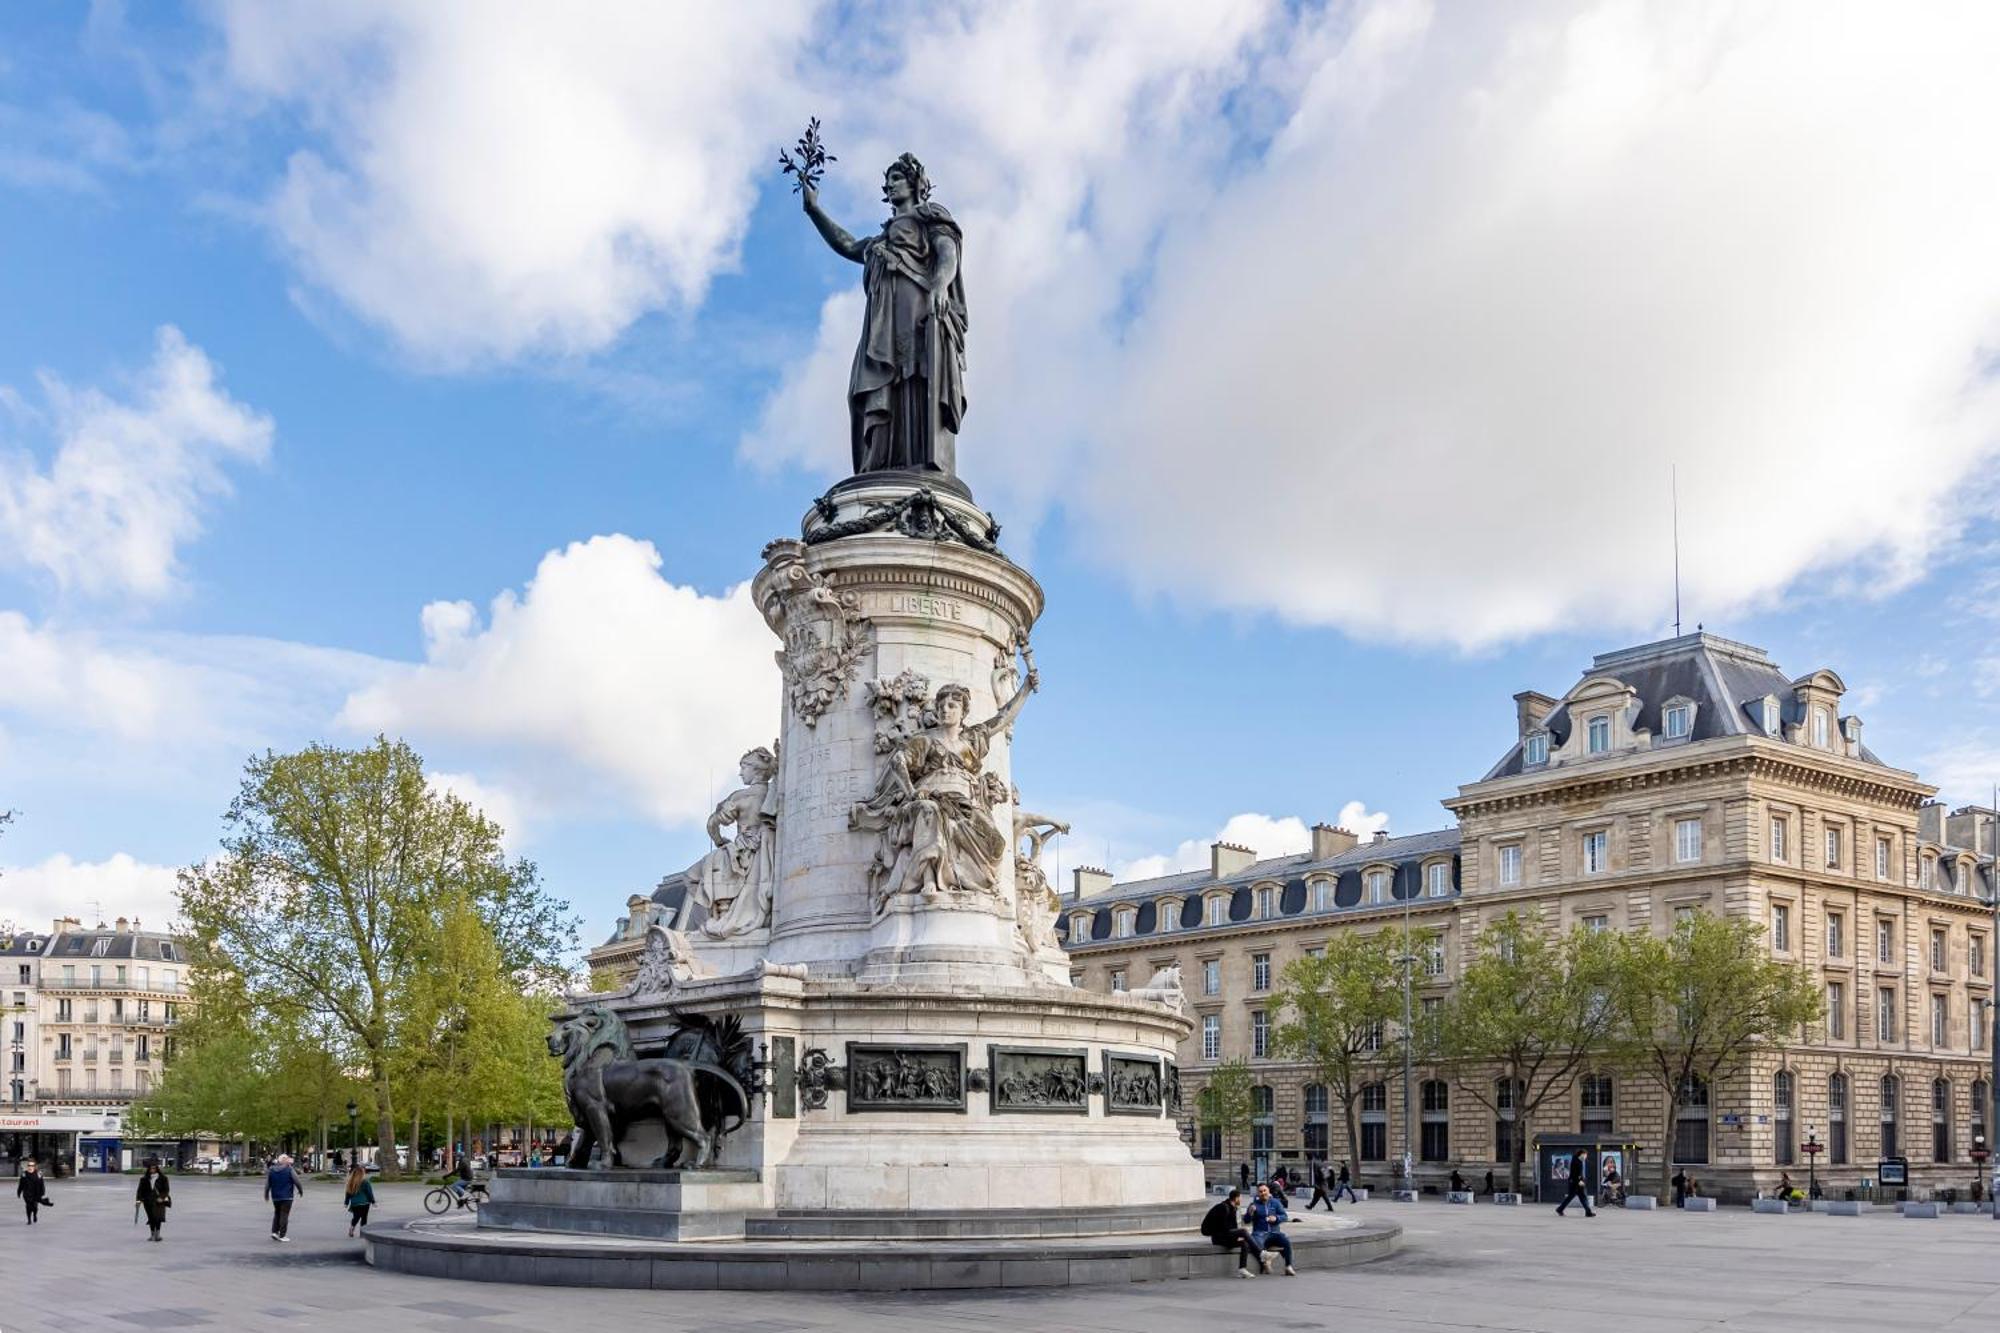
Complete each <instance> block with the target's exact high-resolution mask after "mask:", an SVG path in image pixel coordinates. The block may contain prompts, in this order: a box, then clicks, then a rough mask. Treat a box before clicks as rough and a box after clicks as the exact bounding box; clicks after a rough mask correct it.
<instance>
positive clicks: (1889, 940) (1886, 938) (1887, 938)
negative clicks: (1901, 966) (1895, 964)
mask: <svg viewBox="0 0 2000 1333" xmlns="http://www.w3.org/2000/svg"><path fill="white" fill-rule="evenodd" d="M1895 952H1896V923H1895V922H1894V921H1893V920H1891V919H1890V918H1888V917H1886V916H1878V917H1876V918H1875V961H1876V962H1878V963H1886V962H1889V961H1891V955H1893V954H1894V953H1895Z"/></svg>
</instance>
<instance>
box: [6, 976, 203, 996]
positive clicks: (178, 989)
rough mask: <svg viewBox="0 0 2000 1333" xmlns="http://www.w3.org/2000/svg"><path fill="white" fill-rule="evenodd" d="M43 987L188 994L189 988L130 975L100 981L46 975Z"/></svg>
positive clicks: (50, 988) (175, 983)
mask: <svg viewBox="0 0 2000 1333" xmlns="http://www.w3.org/2000/svg"><path fill="white" fill-rule="evenodd" d="M42 989H43V990H100V991H111V990H118V991H144V992H145V993H146V994H148V995H186V994H188V988H187V987H186V986H184V985H182V984H181V983H179V982H178V981H176V982H172V983H169V982H164V981H134V980H132V979H131V978H129V977H128V978H125V979H123V980H120V979H118V978H115V977H105V978H103V979H101V980H98V981H92V980H90V979H89V978H87V977H76V978H71V979H65V978H62V977H48V976H45V977H43V978H42Z"/></svg>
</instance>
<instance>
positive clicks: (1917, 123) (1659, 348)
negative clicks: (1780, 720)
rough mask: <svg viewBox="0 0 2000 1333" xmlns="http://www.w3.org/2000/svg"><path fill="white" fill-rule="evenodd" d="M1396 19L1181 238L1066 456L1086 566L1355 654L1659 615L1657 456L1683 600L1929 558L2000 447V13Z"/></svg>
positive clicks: (1807, 11) (1663, 539) (1593, 7)
mask: <svg viewBox="0 0 2000 1333" xmlns="http://www.w3.org/2000/svg"><path fill="white" fill-rule="evenodd" d="M1363 26H1364V27H1365V26H1366V21H1365V20H1364V25H1363ZM1403 32H1404V36H1405V44H1406V49H1404V50H1403V51H1402V52H1401V53H1400V54H1399V55H1397V56H1396V58H1395V60H1394V61H1393V62H1392V64H1393V66H1394V67H1393V68H1392V69H1391V70H1390V71H1389V72H1388V73H1387V75H1386V77H1375V78H1372V79H1370V80H1366V82H1367V83H1368V85H1369V95H1368V96H1367V97H1365V98H1362V99H1360V101H1359V102H1358V103H1355V104H1346V103H1343V101H1342V99H1340V98H1338V97H1333V96H1328V97H1322V96H1320V95H1318V89H1317V88H1316V87H1315V86H1314V85H1309V86H1308V88H1307V91H1306V93H1305V95H1304V96H1303V97H1301V98H1300V99H1299V100H1298V102H1297V104H1296V108H1295V113H1294V119H1293V120H1292V122H1291V123H1290V124H1288V125H1287V126H1286V128H1285V130H1284V131H1283V132H1282V133H1281V134H1280V135H1279V136H1278V140H1277V147H1276V148H1275V149H1274V150H1273V151H1272V152H1271V153H1270V154H1269V155H1268V156H1267V157H1266V158H1265V159H1264V160H1262V161H1261V162H1259V163H1257V164H1255V165H1254V166H1253V167H1252V168H1251V169H1249V170H1247V171H1245V172H1243V173H1242V174H1241V175H1240V176H1239V177H1238V178H1236V179H1233V180H1231V181H1229V182H1228V183H1227V184H1226V186H1225V187H1224V188H1223V189H1222V190H1220V191H1218V192H1217V193H1216V194H1215V196H1214V198H1213V201H1212V202H1211V203H1209V204H1208V205H1207V206H1206V207H1204V208H1202V209H1200V210H1198V211H1190V212H1189V213H1187V214H1185V215H1184V216H1183V218H1182V219H1180V220H1178V221H1177V222H1176V224H1175V225H1174V226H1173V227H1172V228H1170V230H1169V234H1168V235H1167V237H1166V239H1165V240H1164V242H1163V245H1162V249H1161V252H1160V255H1159V259H1158V264H1157V269H1156V272H1157V274H1158V281H1157V283H1156V284H1155V286H1154V287H1153V289H1152V290H1151V292H1150V294H1149V296H1148V298H1147V301H1146V305H1145V308H1144V310H1143V312H1142V314H1141V315H1140V317H1139V318H1138V319H1137V320H1136V321H1135V323H1134V326H1133V332H1132V337H1131V339H1130V341H1129V343H1128V345H1127V347H1126V349H1125V354H1124V356H1123V359H1122V372H1123V377H1122V380H1121V382H1120V384H1119V385H1118V388H1117V391H1116V392H1115V393H1114V394H1112V395H1111V396H1110V401H1111V404H1112V409H1113V410H1112V413H1111V415H1109V416H1108V417H1107V418H1106V419H1105V420H1104V421H1103V422H1101V423H1100V430H1099V433H1098V441H1097V444H1098V447H1097V448H1096V450H1095V451H1094V452H1093V453H1092V455H1091V456H1090V457H1089V458H1088V460H1087V465H1086V476H1087V480H1086V481H1085V483H1084V485H1085V487H1086V489H1087V496H1088V498H1087V499H1086V500H1085V501H1084V503H1083V505H1082V508H1083V510H1084V512H1085V513H1086V514H1087V515H1088V518H1089V520H1090V522H1089V525H1088V530H1089V532H1090V534H1091V536H1092V537H1093V539H1095V541H1096V542H1097V543H1098V549H1099V550H1100V552H1101V553H1102V554H1103V556H1104V558H1105V559H1107V560H1110V561H1113V562H1115V563H1117V564H1119V565H1121V566H1122V567H1124V568H1125V569H1126V570H1127V571H1129V572H1130V574H1131V575H1132V577H1133V579H1134V581H1135V582H1137V583H1138V584H1140V585H1141V586H1142V587H1145V588H1148V589H1154V590H1174V591H1176V592H1180V593H1184V594H1186V595H1189V596H1191V597H1193V598H1195V599H1197V600H1202V601H1207V602H1210V603H1214V604H1220V605H1224V606H1231V607H1241V608H1247V609H1253V610H1271V611H1276V612H1278V613H1279V614H1281V615H1283V616H1285V617H1286V618H1288V619H1292V620H1296V621H1300V622H1306V623H1318V624H1330V625H1337V626H1341V627H1343V628H1346V629H1348V630H1350V631H1356V632H1360V633H1364V634H1370V635H1380V636H1391V637H1398V638H1409V639H1420V640H1442V641H1448V642H1454V643H1458V644H1465V645H1478V644H1483V643H1489V642H1492V641H1495V640H1500V639H1505V638H1508V637H1511V636H1518V635H1521V634H1526V633H1532V632H1536V631H1541V630H1546V629H1552V628H1556V627H1562V626H1572V625H1577V624H1585V623H1588V624H1592V625H1595V626H1597V627H1598V628H1600V629H1602V628H1603V627H1604V626H1605V625H1607V624H1612V625H1619V626H1628V627H1644V628H1651V627H1654V626H1656V625H1658V624H1660V623H1661V622H1662V621H1663V620H1664V619H1665V618H1666V607H1667V606H1668V605H1669V597H1670V584H1669V556H1670V531H1669V518H1670V514H1669V506H1668V497H1667V490H1668V470H1669V466H1670V464H1678V469H1679V487H1680V513H1681V568H1682V575H1683V579H1684V584H1685V589H1686V599H1687V605H1688V606H1689V608H1690V609H1691V613H1692V614H1691V616H1690V618H1702V619H1707V620H1708V621H1710V622H1711V623H1713V622H1714V621H1715V620H1716V619H1718V618H1719V617H1721V616H1723V615H1725V614H1727V613H1729V612H1733V611H1737V610H1740V609H1742V608H1745V607H1748V606H1753V605H1757V604H1760V603H1763V602H1765V601H1768V600H1770V599H1772V598H1774V597H1775V596H1776V595H1778V594H1779V593H1780V591H1781V590H1783V589H1785V588H1786V587H1787V586H1788V585H1790V584H1791V583H1792V582H1793V581H1794V580H1796V579H1797V578H1799V577H1800V576H1801V575H1802V574H1805V573H1807V572H1809V571H1822V572H1824V571H1829V570H1832V571H1836V572H1838V573H1841V574H1843V575H1844V576H1845V577H1846V578H1847V579H1848V581H1849V582H1851V583H1852V584H1853V585H1854V587H1855V588H1857V589H1858V590H1861V591H1874V590H1887V589H1893V588H1896V587H1899V586H1902V585H1903V584H1905V583H1906V582H1907V581H1908V580H1909V579H1910V578H1911V577H1913V576H1914V575H1915V574H1916V573H1917V572H1919V571H1921V569H1922V568H1923V566H1924V564H1925V562H1926V561H1927V559H1929V558H1930V557H1931V556H1932V555H1933V554H1934V553H1935V552H1936V550H1937V549H1938V547H1939V545H1940V543H1941V542H1944V541H1946V540H1948V539H1949V537H1950V536H1951V533H1952V530H1953V525H1954V521H1955V519H1956V518H1957V517H1958V515H1959V514H1960V513H1961V512H1962V510H1960V509H1958V508H1956V507H1955V505H1954V491H1955V489H1956V488H1958V487H1959V486H1960V485H1961V483H1963V482H1964V481H1965V480H1966V479H1967V478H1968V476H1969V474H1970V473H1971V472H1972V470H1973V469H1974V468H1975V466H1976V465H1977V463H1978V462H1979V460H1980V459H1981V458H1982V457H1983V456H1986V455H1988V454H1990V452H1991V451H1992V450H1993V448H1994V447H1995V444H1996V440H2000V378H1996V376H1995V375H1994V374H1993V373H1992V369H1991V364H1990V361H1989V360H1988V358H1990V356H1991V350H1992V347H1993V346H1994V338H1995V336H1996V334H1997V333H2000V248H1996V247H1995V246H1994V245H1993V244H1992V237H1993V236H1994V235H1995V234H2000V176H1996V175H1995V174H1994V173H1992V172H1982V171H1978V170H1972V169H1968V166H1967V164H1968V163H1970V162H1973V161H1976V160H1980V159H1981V158H1982V157H1983V156H1985V155H1986V154H1987V150H1986V148H1985V147H1984V146H1983V142H1984V132H1983V129H1982V128H1981V127H1984V126H1988V125H1991V124H1993V123H1995V121H1996V120H2000V83H1996V81H1995V80H1993V79H1992V78H1991V77H1990V72H1991V70H1992V68H1993V64H1994V61H1995V59H1996V58H2000V11H1995V10H1994V9H1993V8H1992V7H1990V6H1945V5H1938V6H1930V7H1926V8H1925V9H1924V10H1922V11H1921V12H1920V13H1915V14H1909V15H1901V16H1899V17H1898V19H1897V21H1895V22H1886V21H1883V19H1882V16H1881V15H1879V14H1878V13H1876V12H1874V11H1870V10H1867V9H1862V8H1839V7H1834V8H1828V7H1824V6H1820V7H1799V6H1782V5H1778V6H1766V7H1758V8H1754V9H1745V8H1743V7H1740V6H1735V7H1715V8H1707V7H1697V6H1687V5H1658V6H1644V5H1638V4H1630V3H1593V4H1573V5H1565V6H1561V7H1546V6H1544V7H1534V8H1529V7H1519V6H1513V7H1503V6H1490V7H1484V8H1481V7H1456V8H1454V9H1453V10H1451V11H1450V12H1449V14H1448V15H1447V14H1441V15H1440V16H1439V21H1438V22H1436V23H1434V24H1432V25H1430V26H1429V27H1428V28H1427V29H1424V28H1421V27H1411V26H1409V25H1405V27H1404V28H1403ZM1413 33H1414V35H1415V41H1414V44H1413V45H1411V44H1410V39H1411V35H1412V34H1413ZM1345 75H1346V72H1345V71H1343V70H1342V69H1341V67H1340V63H1339V61H1338V60H1336V61H1335V62H1333V63H1330V64H1329V65H1327V66H1325V67H1323V69H1322V70H1321V71H1319V73H1318V74H1317V75H1316V76H1315V82H1316V83H1317V81H1318V80H1320V79H1328V80H1332V81H1334V82H1335V83H1336V84H1338V83H1339V82H1340V81H1341V80H1342V79H1343V78H1344V77H1345ZM1114 427H1115V428H1114ZM1225 458H1226V460H1227V461H1226V464H1225V462H1224V461H1223V460H1224V459H1225ZM1162 515H1167V516H1172V521H1166V522H1163V521H1161V516H1162ZM1195 522H1198V523H1199V525H1200V527H1201V530H1202V533H1203V538H1204V539H1203V540H1202V541H1200V542H1189V541H1187V540H1186V539H1185V533H1186V531H1187V529H1188V526H1189V524H1190V523H1195Z"/></svg>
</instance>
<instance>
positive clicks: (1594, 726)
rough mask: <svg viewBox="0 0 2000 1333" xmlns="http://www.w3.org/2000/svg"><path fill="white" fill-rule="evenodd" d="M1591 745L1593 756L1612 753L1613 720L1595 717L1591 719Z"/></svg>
mask: <svg viewBox="0 0 2000 1333" xmlns="http://www.w3.org/2000/svg"><path fill="white" fill-rule="evenodd" d="M1589 745H1590V752H1591V753H1592V754H1610V753H1611V719H1610V718H1608V717H1601V716H1600V717H1593V718H1592V719H1590V732H1589Z"/></svg>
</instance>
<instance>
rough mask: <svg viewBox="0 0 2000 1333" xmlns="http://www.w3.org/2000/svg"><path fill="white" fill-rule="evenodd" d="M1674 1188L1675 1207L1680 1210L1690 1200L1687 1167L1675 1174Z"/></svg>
mask: <svg viewBox="0 0 2000 1333" xmlns="http://www.w3.org/2000/svg"><path fill="white" fill-rule="evenodd" d="M1673 1186H1674V1207H1676V1208H1678V1207H1680V1206H1681V1205H1682V1204H1684V1203H1686V1202H1687V1200H1688V1176H1687V1169H1686V1168H1685V1167H1683V1168H1682V1169H1681V1170H1679V1171H1676V1172H1674V1179H1673Z"/></svg>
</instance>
